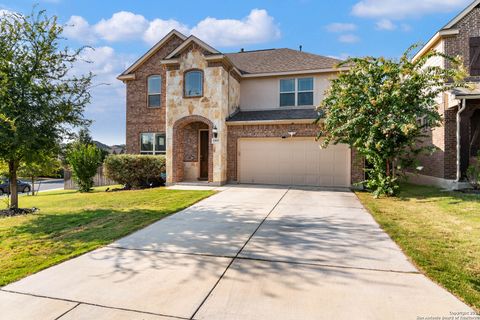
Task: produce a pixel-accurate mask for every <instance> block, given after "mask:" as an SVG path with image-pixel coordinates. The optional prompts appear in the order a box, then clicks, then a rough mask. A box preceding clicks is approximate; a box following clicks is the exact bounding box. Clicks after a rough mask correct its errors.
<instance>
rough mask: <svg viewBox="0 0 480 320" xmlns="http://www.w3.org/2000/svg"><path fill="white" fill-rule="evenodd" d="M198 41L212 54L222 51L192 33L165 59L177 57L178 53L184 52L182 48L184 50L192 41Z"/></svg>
mask: <svg viewBox="0 0 480 320" xmlns="http://www.w3.org/2000/svg"><path fill="white" fill-rule="evenodd" d="M193 42H194V43H196V44H198V45H199V46H200V47H202V48H203V49H205V50H206V51H208V52H210V53H212V54H218V53H220V51H218V50H217V49H215V48H213V47H211V46H209V45H208V44H207V43H205V42H203V41H202V40H200V39H198V38H197V37H195V36H194V35H191V36H190V37H188V38H187V39H186V40H185V41H184V42H183V43H182V44H181V45H179V46H178V47H177V48H176V49H175V50H173V51H172V52H171V53H170V54H169V55H168V56H166V57H165V60H168V59H172V58H173V57H175V56H176V55H177V54H179V53H180V52H182V50H184V49H185V48H187V47H188V45H189V44H190V43H193Z"/></svg>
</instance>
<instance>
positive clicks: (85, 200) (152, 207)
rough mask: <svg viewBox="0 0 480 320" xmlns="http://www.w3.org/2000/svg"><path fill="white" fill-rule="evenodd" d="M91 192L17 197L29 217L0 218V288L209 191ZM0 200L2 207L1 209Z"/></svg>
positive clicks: (174, 210) (207, 194)
mask: <svg viewBox="0 0 480 320" xmlns="http://www.w3.org/2000/svg"><path fill="white" fill-rule="evenodd" d="M103 190H105V188H97V189H95V191H94V192H92V193H87V194H82V193H78V192H76V191H56V192H48V193H40V194H39V195H38V196H35V197H32V196H21V197H20V207H37V208H40V211H39V212H38V213H35V214H33V215H27V216H17V217H10V218H8V217H7V218H0V286H3V285H6V284H7V283H10V282H13V281H15V280H18V279H20V278H23V277H25V276H27V275H29V274H32V273H34V272H37V271H39V270H41V269H44V268H46V267H49V266H51V265H54V264H56V263H59V262H61V261H64V260H67V259H70V258H72V257H75V256H78V255H80V254H82V253H85V252H87V251H90V250H93V249H95V248H98V247H100V246H103V245H106V244H108V243H110V242H112V241H114V240H115V239H118V238H120V237H123V236H125V235H127V234H129V233H132V232H133V231H135V230H138V229H140V228H142V227H145V226H147V225H149V224H151V223H152V222H154V221H156V220H159V219H161V218H163V217H165V216H166V215H168V214H170V213H173V212H177V211H179V210H181V209H184V208H186V207H188V206H190V205H192V204H193V203H195V202H197V201H199V200H201V199H203V198H205V197H208V196H210V195H211V194H213V191H183V190H167V189H165V188H156V189H147V190H136V191H119V192H108V193H107V192H104V191H103ZM4 206H5V205H4V203H3V202H0V208H4Z"/></svg>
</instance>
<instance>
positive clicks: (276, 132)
mask: <svg viewBox="0 0 480 320" xmlns="http://www.w3.org/2000/svg"><path fill="white" fill-rule="evenodd" d="M289 131H295V132H296V135H295V137H312V138H314V137H316V135H317V133H318V127H317V126H316V125H314V124H269V125H232V126H229V127H228V146H227V147H228V157H227V178H228V181H232V182H233V181H237V154H238V152H237V143H238V139H239V138H251V137H265V138H268V137H281V136H282V135H286V134H287V132H289ZM351 163H352V165H351V179H352V184H353V183H356V182H361V181H363V180H364V170H363V168H364V161H363V158H362V157H360V156H359V155H358V154H357V152H355V151H354V150H352V161H351Z"/></svg>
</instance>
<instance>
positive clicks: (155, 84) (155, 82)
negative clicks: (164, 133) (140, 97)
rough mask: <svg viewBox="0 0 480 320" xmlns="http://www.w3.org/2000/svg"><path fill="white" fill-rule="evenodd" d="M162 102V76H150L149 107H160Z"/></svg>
mask: <svg viewBox="0 0 480 320" xmlns="http://www.w3.org/2000/svg"><path fill="white" fill-rule="evenodd" d="M161 104H162V77H161V76H159V75H153V76H150V77H148V107H149V108H159V107H160V106H161Z"/></svg>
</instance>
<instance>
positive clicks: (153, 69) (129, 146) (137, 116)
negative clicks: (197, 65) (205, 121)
mask: <svg viewBox="0 0 480 320" xmlns="http://www.w3.org/2000/svg"><path fill="white" fill-rule="evenodd" d="M181 43H182V40H181V39H180V38H178V37H176V36H175V37H173V38H172V39H170V40H169V41H168V42H167V43H165V44H164V46H163V47H162V48H161V49H160V50H159V51H158V52H156V53H155V54H154V55H153V56H151V57H150V58H149V59H148V60H147V61H146V62H145V63H144V64H142V65H141V66H140V67H139V68H138V69H137V70H136V71H135V80H129V81H127V82H126V86H127V88H126V90H127V108H126V118H127V123H126V125H127V127H126V152H127V153H140V133H146V132H165V108H166V91H167V90H166V76H165V74H166V70H165V67H164V66H162V65H161V64H160V61H161V60H162V59H163V58H165V57H166V56H167V55H168V54H170V53H171V52H172V51H173V50H175V48H176V47H178V46H179V45H180V44H181ZM150 75H161V76H162V98H161V107H160V108H148V106H147V78H148V76H150Z"/></svg>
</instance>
